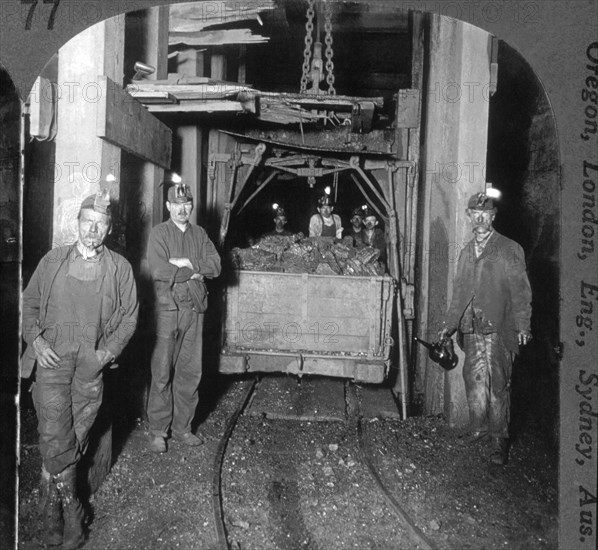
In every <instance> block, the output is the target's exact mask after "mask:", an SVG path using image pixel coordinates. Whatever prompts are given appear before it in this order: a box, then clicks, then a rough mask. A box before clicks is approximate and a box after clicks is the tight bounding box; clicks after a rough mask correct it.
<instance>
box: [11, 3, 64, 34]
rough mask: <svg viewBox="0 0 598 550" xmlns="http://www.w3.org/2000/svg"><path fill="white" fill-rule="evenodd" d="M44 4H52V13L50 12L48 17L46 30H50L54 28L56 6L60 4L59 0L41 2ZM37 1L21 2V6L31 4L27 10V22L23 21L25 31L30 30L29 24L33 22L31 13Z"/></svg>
mask: <svg viewBox="0 0 598 550" xmlns="http://www.w3.org/2000/svg"><path fill="white" fill-rule="evenodd" d="M43 2H44V4H54V7H53V8H52V11H51V12H50V17H49V18H48V29H49V30H52V29H53V28H54V18H55V17H56V10H57V9H58V5H59V4H60V0H43ZM38 3H39V0H21V4H31V7H30V8H29V13H28V14H27V20H26V21H25V30H26V31H29V30H31V22H32V21H33V13H34V12H35V8H36V7H37V4H38Z"/></svg>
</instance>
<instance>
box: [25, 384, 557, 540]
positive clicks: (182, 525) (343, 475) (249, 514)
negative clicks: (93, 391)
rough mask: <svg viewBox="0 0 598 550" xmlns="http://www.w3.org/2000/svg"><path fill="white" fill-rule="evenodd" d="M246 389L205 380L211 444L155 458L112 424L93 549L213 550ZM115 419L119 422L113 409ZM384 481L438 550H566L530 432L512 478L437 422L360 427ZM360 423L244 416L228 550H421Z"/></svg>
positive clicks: (32, 442) (540, 450) (547, 476)
mask: <svg viewBox="0 0 598 550" xmlns="http://www.w3.org/2000/svg"><path fill="white" fill-rule="evenodd" d="M246 383H247V382H246V381H243V380H236V381H230V380H226V381H221V382H216V381H214V380H213V381H211V382H209V381H206V382H205V383H204V385H203V392H204V393H203V396H202V403H203V404H204V407H203V410H202V411H200V413H199V414H198V419H197V420H198V422H199V424H200V425H199V428H198V430H197V433H198V434H199V435H201V436H202V437H203V438H204V439H205V440H206V443H205V445H203V446H202V447H199V448H185V447H182V446H181V445H180V444H177V442H173V443H172V444H171V445H170V447H169V450H168V452H167V453H166V454H164V455H155V454H152V453H151V452H149V451H148V450H147V446H146V441H147V439H146V438H147V435H146V434H147V432H146V426H145V425H144V422H143V421H142V420H141V419H131V420H127V415H126V414H116V416H115V419H116V421H115V425H114V428H115V431H114V441H115V445H114V451H115V462H114V465H113V467H112V470H111V472H110V474H109V475H108V478H107V479H106V481H105V482H104V484H103V485H102V487H101V488H100V490H99V491H98V492H97V493H96V494H95V495H94V496H93V497H92V499H91V502H90V509H89V513H90V517H91V520H90V525H89V537H88V542H87V544H86V546H85V548H89V549H98V550H105V549H119V550H120V549H123V550H124V549H151V548H185V549H212V548H214V549H215V548H217V537H216V531H215V527H214V526H215V522H214V519H213V517H214V512H213V508H212V506H213V487H212V468H213V462H214V457H215V454H216V449H217V446H218V443H219V440H220V437H221V435H222V434H223V432H224V429H225V425H226V422H227V420H228V418H229V417H230V416H231V415H232V413H233V412H234V410H235V408H236V407H237V405H238V403H239V401H240V399H241V396H242V393H243V389H244V384H246ZM117 412H118V411H117ZM21 413H22V457H21V459H22V460H21V468H20V512H19V520H20V523H19V539H20V542H19V548H21V549H24V550H25V549H27V550H29V549H38V548H42V547H43V544H42V540H41V532H40V525H39V523H38V521H37V516H36V501H37V496H38V495H37V480H38V472H39V466H40V458H39V454H38V451H37V445H36V431H35V414H34V412H33V411H32V410H31V409H27V408H24V409H23V410H22V411H21ZM362 436H363V440H364V442H365V443H366V444H367V449H368V450H367V453H368V456H369V459H370V460H371V461H372V463H373V464H374V466H375V468H376V469H377V470H378V472H379V475H380V477H381V479H382V481H383V482H384V483H385V484H386V485H387V487H388V488H389V490H390V491H391V493H392V494H393V496H394V498H395V499H396V500H397V501H398V502H399V503H400V504H401V506H402V507H403V508H404V510H405V512H406V513H407V514H409V515H410V517H411V518H412V519H413V520H414V522H415V524H416V525H417V527H418V528H419V529H420V530H421V531H422V532H423V533H424V534H425V536H426V538H427V539H428V540H429V541H430V543H431V544H432V545H433V547H436V548H438V549H458V550H463V549H482V548H484V549H499V548H508V549H521V550H523V549H526V550H527V549H534V548H537V549H552V548H556V546H557V468H556V463H557V452H556V450H555V449H554V448H553V447H551V446H550V445H548V444H547V443H546V442H545V440H544V439H543V438H541V437H539V435H538V434H537V426H535V425H534V424H533V422H528V423H527V424H525V423H524V425H523V426H522V428H521V429H520V430H519V432H518V436H517V438H516V439H515V441H514V442H513V445H512V449H511V454H510V461H509V463H508V464H507V465H506V466H504V467H497V466H491V465H489V464H488V460H487V457H488V453H489V449H488V448H487V446H485V445H484V444H478V445H475V446H467V445H465V444H463V443H462V440H461V439H459V437H458V434H457V433H455V431H453V430H449V429H448V428H447V427H446V422H445V420H444V419H443V418H442V417H416V418H410V419H408V420H407V421H404V422H403V421H398V420H394V419H379V418H372V419H364V420H363V423H362ZM357 441H358V439H357V433H356V424H355V422H351V421H344V422H343V421H327V422H308V421H297V420H288V419H287V420H285V419H269V418H266V417H264V416H260V415H251V414H245V415H243V416H242V417H240V419H239V423H238V426H237V429H236V430H235V432H234V435H233V437H232V439H231V441H230V442H229V445H228V448H227V452H226V456H225V461H224V464H223V469H222V473H223V478H222V490H223V495H224V511H225V519H226V526H227V529H228V533H229V538H230V541H231V542H232V548H236V549H243V550H250V549H254V550H269V549H295V548H297V549H299V548H303V549H321V550H324V549H326V550H328V549H336V548H339V549H341V548H342V549H345V548H347V549H348V548H353V549H359V550H364V549H409V548H417V547H418V546H417V545H416V544H415V543H414V542H413V541H412V540H411V539H410V538H409V536H408V534H407V532H406V531H405V530H404V529H403V528H402V527H401V524H400V522H399V521H398V520H397V518H396V517H395V516H394V514H393V513H392V510H391V509H390V507H389V506H388V504H387V502H386V500H385V498H384V496H383V494H382V493H381V492H380V490H379V489H378V486H377V485H376V484H375V483H374V481H373V479H372V477H371V475H370V474H369V472H368V470H367V469H366V467H365V466H364V461H363V458H364V457H363V455H361V454H360V450H359V448H358V443H357Z"/></svg>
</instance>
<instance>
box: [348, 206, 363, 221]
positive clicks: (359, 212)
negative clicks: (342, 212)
mask: <svg viewBox="0 0 598 550" xmlns="http://www.w3.org/2000/svg"><path fill="white" fill-rule="evenodd" d="M363 209H364V207H363V206H359V207H357V208H355V209H354V210H353V212H351V219H353V218H354V217H355V216H359V217H360V218H363Z"/></svg>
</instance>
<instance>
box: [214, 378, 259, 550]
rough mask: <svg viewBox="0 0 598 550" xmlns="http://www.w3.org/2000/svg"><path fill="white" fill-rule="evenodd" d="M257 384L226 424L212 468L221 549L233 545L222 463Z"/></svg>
mask: <svg viewBox="0 0 598 550" xmlns="http://www.w3.org/2000/svg"><path fill="white" fill-rule="evenodd" d="M257 384H258V379H257V378H255V379H254V380H253V381H252V382H251V384H249V386H248V387H247V389H246V390H245V393H244V394H243V398H242V400H241V403H240V405H239V406H238V407H237V410H236V411H235V412H234V414H233V415H232V416H231V417H230V418H229V420H228V422H227V424H226V429H225V430H224V434H223V435H222V437H221V438H220V442H219V443H218V448H217V449H216V455H215V457H214V466H213V469H212V510H213V512H214V524H215V526H216V537H217V539H218V542H217V548H219V549H220V550H231V545H230V544H229V541H228V536H227V532H226V525H225V523H224V510H223V506H222V463H223V462H224V454H225V452H226V447H227V446H228V442H229V441H230V438H231V436H232V434H233V431H234V429H235V426H236V425H237V420H238V419H239V416H241V414H243V411H244V410H245V408H246V407H247V404H248V403H249V400H250V398H251V396H252V394H253V392H254V390H255V388H256V387H257Z"/></svg>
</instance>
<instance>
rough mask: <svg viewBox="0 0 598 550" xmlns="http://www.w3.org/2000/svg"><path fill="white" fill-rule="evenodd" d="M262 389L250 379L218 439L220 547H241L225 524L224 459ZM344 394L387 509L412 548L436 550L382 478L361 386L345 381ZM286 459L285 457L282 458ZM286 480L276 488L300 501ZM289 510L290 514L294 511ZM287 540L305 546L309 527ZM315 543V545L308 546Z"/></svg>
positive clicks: (215, 497)
mask: <svg viewBox="0 0 598 550" xmlns="http://www.w3.org/2000/svg"><path fill="white" fill-rule="evenodd" d="M256 391H259V381H258V379H255V380H253V381H250V382H248V383H247V386H246V388H245V390H244V393H243V395H242V397H241V399H240V401H239V404H238V406H237V408H236V410H235V412H234V413H233V414H232V416H231V417H230V419H229V421H228V423H227V425H226V428H225V431H224V433H223V436H222V438H221V440H220V442H219V445H218V449H217V452H216V456H215V458H214V464H213V478H212V502H213V512H214V522H215V526H216V534H217V540H218V542H217V547H218V549H219V550H233V549H234V550H237V548H240V546H238V545H237V544H235V543H234V541H231V539H230V536H229V530H228V529H227V524H226V521H227V520H226V514H225V513H224V499H223V490H222V485H223V484H222V471H223V463H224V460H225V456H226V450H227V447H228V444H229V442H230V440H231V438H232V436H233V434H234V433H235V428H236V426H237V423H238V420H239V418H240V417H241V415H243V413H244V412H245V411H246V409H247V407H248V405H249V404H250V403H251V402H252V398H253V397H254V396H255V392H256ZM345 395H346V412H347V422H348V423H350V425H351V430H350V431H351V433H353V434H354V435H355V437H356V439H357V447H358V449H359V456H360V460H361V463H362V464H363V466H365V467H366V468H367V471H368V473H369V476H370V477H371V479H373V480H374V482H375V485H376V487H377V488H378V490H379V491H380V493H381V494H382V495H383V497H384V499H385V502H386V504H387V506H388V509H389V510H390V511H391V512H392V513H393V515H394V516H395V517H396V520H397V521H398V524H399V526H400V530H401V531H402V532H403V533H404V534H405V537H406V538H407V539H408V540H409V548H414V549H415V548H417V549H422V550H436V546H435V545H434V543H433V542H432V541H430V540H429V539H428V538H427V537H426V536H425V534H424V533H423V532H422V530H421V529H420V528H419V527H418V526H417V525H416V523H415V521H414V520H413V519H412V518H411V517H410V515H409V514H408V513H407V511H406V510H405V508H404V507H403V506H402V505H401V503H400V502H399V500H398V499H397V497H396V496H395V494H394V493H393V490H392V489H391V488H389V487H388V486H387V485H386V484H385V483H384V480H383V477H382V475H381V474H380V472H378V471H377V469H376V467H375V464H374V461H373V460H372V449H371V448H370V447H369V446H368V438H367V430H366V429H365V428H364V424H363V421H362V412H361V395H360V388H359V387H357V386H355V385H354V384H351V383H348V382H347V383H345ZM276 460H281V459H280V457H279V458H277V459H276V458H274V459H271V463H272V464H275V463H276ZM283 460H284V459H283ZM283 485H284V484H279V485H278V486H276V485H275V487H274V492H275V493H276V492H278V493H279V498H280V495H281V494H284V495H286V496H287V497H290V498H291V499H294V500H295V501H298V498H299V497H298V495H297V494H296V493H297V492H298V491H300V488H299V487H298V485H297V486H293V487H292V488H289V487H285V486H283ZM287 512H289V514H288V515H290V514H291V513H292V511H287ZM287 536H288V537H289V539H288V540H292V537H299V538H302V539H303V540H302V541H301V543H299V542H298V541H296V542H295V546H290V548H294V547H302V545H303V546H305V545H306V541H309V536H310V535H309V533H307V528H306V527H305V526H302V527H300V528H294V529H293V528H289V533H288V534H287ZM309 547H312V548H313V547H314V546H309Z"/></svg>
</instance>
